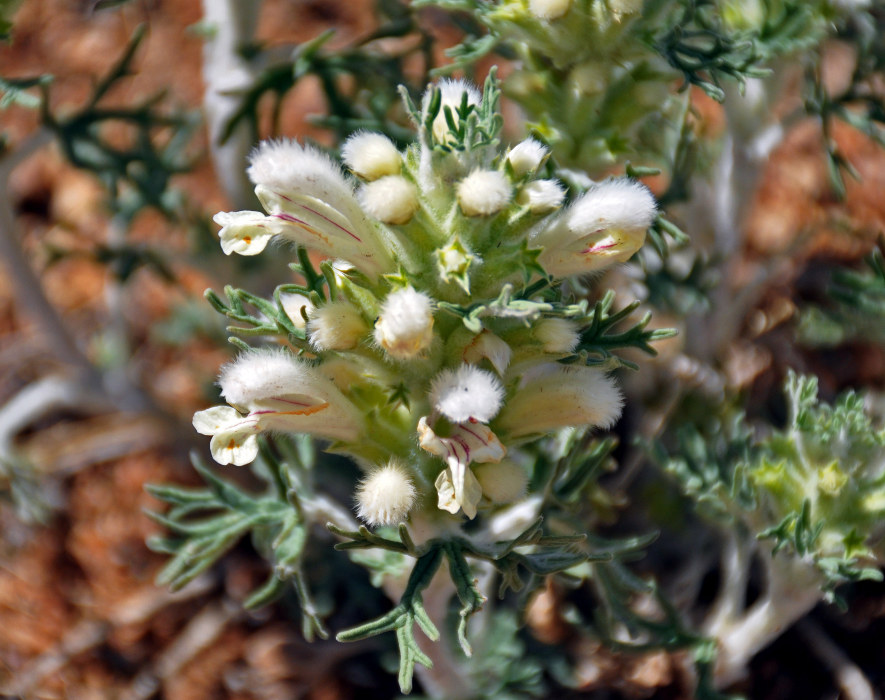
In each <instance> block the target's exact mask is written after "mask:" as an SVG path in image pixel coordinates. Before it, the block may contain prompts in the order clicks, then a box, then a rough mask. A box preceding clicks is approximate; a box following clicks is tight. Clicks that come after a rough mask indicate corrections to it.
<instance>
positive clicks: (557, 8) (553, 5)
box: [529, 0, 571, 20]
mask: <svg viewBox="0 0 885 700" xmlns="http://www.w3.org/2000/svg"><path fill="white" fill-rule="evenodd" d="M570 6H571V0H529V12H531V13H532V14H533V15H534V16H535V17H538V18H539V19H548V20H549V19H558V18H560V17H562V16H563V15H564V14H565V13H566V12H568V10H569V7H570Z"/></svg>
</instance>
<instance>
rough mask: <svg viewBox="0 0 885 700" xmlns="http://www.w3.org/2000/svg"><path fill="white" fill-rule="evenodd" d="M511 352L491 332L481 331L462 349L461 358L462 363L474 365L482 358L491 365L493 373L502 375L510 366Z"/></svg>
mask: <svg viewBox="0 0 885 700" xmlns="http://www.w3.org/2000/svg"><path fill="white" fill-rule="evenodd" d="M512 355H513V351H512V350H511V348H510V346H509V345H508V344H507V343H506V342H504V341H503V340H502V339H501V338H499V337H498V336H497V335H495V334H494V333H492V332H491V331H488V330H485V329H483V330H482V331H481V332H480V333H479V334H478V335H477V336H476V337H474V339H473V340H472V341H470V344H469V345H467V347H466V348H464V352H463V353H462V354H461V357H462V358H463V359H464V362H467V363H468V364H471V365H475V364H478V363H479V361H480V360H482V359H483V358H485V359H487V360H488V361H489V362H491V363H492V367H494V368H495V371H496V372H497V373H498V374H500V375H503V374H504V372H505V371H506V370H507V366H508V365H509V364H510V358H511V356H512Z"/></svg>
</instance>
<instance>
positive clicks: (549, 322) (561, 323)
mask: <svg viewBox="0 0 885 700" xmlns="http://www.w3.org/2000/svg"><path fill="white" fill-rule="evenodd" d="M532 333H533V334H534V336H535V338H537V339H538V340H539V341H541V344H542V345H543V346H544V352H550V353H557V354H564V353H569V352H574V350H575V348H576V347H578V341H579V340H580V333H579V332H578V326H577V324H576V323H575V322H574V321H569V320H568V319H565V318H543V319H541V320H540V321H538V323H536V324H535V326H534V328H533V329H532Z"/></svg>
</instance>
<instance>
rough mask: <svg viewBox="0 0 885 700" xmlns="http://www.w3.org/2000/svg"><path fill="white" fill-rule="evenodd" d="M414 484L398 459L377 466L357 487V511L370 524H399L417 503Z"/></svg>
mask: <svg viewBox="0 0 885 700" xmlns="http://www.w3.org/2000/svg"><path fill="white" fill-rule="evenodd" d="M416 494H417V492H416V491H415V486H414V484H412V480H411V479H410V478H409V475H408V473H407V472H406V470H405V469H404V468H403V467H402V466H401V465H399V464H397V463H396V462H390V463H389V464H387V465H386V466H384V467H381V468H380V469H375V470H374V471H372V472H370V473H369V475H368V476H367V477H366V478H365V479H363V481H362V482H361V483H360V485H359V487H358V488H357V491H356V501H357V515H358V516H359V517H360V518H361V519H363V520H365V521H366V522H367V523H368V524H369V525H371V526H373V527H375V526H377V525H398V524H399V523H401V522H402V521H403V520H405V519H406V516H407V515H408V514H409V511H410V510H411V509H412V506H413V505H414V504H415V496H416Z"/></svg>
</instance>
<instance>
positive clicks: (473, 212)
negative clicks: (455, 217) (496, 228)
mask: <svg viewBox="0 0 885 700" xmlns="http://www.w3.org/2000/svg"><path fill="white" fill-rule="evenodd" d="M456 192H457V195H458V204H460V205H461V211H463V212H464V214H465V215H466V216H489V215H491V214H496V213H497V212H499V211H501V210H502V209H503V208H504V207H506V206H507V204H508V203H509V202H510V197H511V195H512V188H511V186H510V181H509V180H508V179H507V176H506V175H504V174H503V173H500V172H498V171H497V170H474V171H473V172H472V173H470V174H469V175H468V176H467V177H465V178H464V179H463V180H461V182H459V183H458V185H457V187H456Z"/></svg>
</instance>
